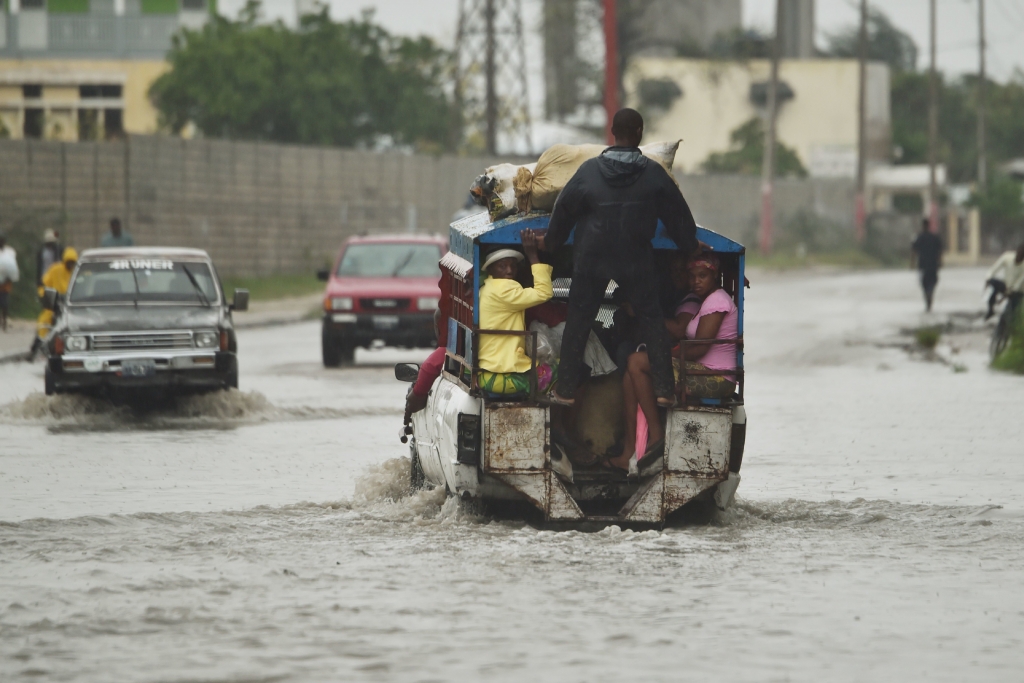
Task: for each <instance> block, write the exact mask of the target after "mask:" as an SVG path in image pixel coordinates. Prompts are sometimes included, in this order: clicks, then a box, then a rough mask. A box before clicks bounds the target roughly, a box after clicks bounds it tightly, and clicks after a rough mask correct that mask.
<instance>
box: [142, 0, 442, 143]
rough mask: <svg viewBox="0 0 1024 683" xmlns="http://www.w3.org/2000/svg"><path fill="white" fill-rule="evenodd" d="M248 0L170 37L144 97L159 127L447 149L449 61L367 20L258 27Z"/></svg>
mask: <svg viewBox="0 0 1024 683" xmlns="http://www.w3.org/2000/svg"><path fill="white" fill-rule="evenodd" d="M259 7H260V6H259V3H258V2H254V1H252V0H250V2H249V3H248V4H247V5H246V7H245V8H244V9H243V10H242V12H241V13H240V14H239V17H238V19H237V20H235V21H232V20H229V19H225V18H223V17H214V18H213V19H212V20H211V21H210V22H209V23H208V24H207V25H206V26H204V27H203V28H202V29H201V30H198V31H189V30H185V31H183V32H182V33H180V34H179V35H177V36H176V37H175V39H174V43H173V46H172V49H171V52H170V55H169V60H170V62H171V70H170V71H169V72H167V73H166V74H164V75H163V76H161V77H160V78H158V79H157V80H156V81H155V82H154V83H153V85H152V87H151V88H150V91H149V95H150V98H151V99H152V100H153V102H154V104H155V105H156V107H157V109H158V110H159V112H160V115H161V120H162V122H163V124H164V125H165V126H166V127H168V128H170V129H171V130H173V131H175V132H180V131H181V130H182V129H183V128H185V127H186V126H187V125H189V124H190V123H192V124H194V125H195V126H196V127H197V128H198V129H199V130H200V131H202V133H203V134H204V135H207V136H211V137H226V138H235V139H248V140H273V141H276V142H292V143H307V144H324V145H341V146H355V145H377V144H381V143H393V144H396V145H415V146H417V147H419V148H428V149H438V148H440V147H442V146H450V141H451V138H452V136H451V135H450V127H451V122H452V104H451V101H450V98H449V97H448V95H447V93H446V91H445V88H444V85H445V83H446V79H447V75H448V71H449V69H450V55H449V53H447V52H446V51H444V50H442V49H441V48H439V47H438V46H436V45H435V44H434V43H433V42H432V41H431V40H430V39H428V38H423V37H421V38H415V39H413V38H403V37H396V36H392V35H391V34H389V33H388V32H387V31H386V30H384V29H383V28H381V27H380V26H378V25H376V24H375V23H373V20H372V19H373V17H372V14H371V13H364V14H363V16H362V17H361V18H360V19H359V20H351V21H347V22H343V23H336V22H333V21H331V20H330V18H329V17H328V16H327V10H326V8H325V9H324V10H323V11H321V13H320V14H315V15H307V16H304V17H302V19H301V22H300V25H299V27H298V29H297V30H292V29H289V28H288V27H286V26H285V25H284V24H282V23H281V22H276V23H273V24H260V23H258V21H257V20H258V17H259Z"/></svg>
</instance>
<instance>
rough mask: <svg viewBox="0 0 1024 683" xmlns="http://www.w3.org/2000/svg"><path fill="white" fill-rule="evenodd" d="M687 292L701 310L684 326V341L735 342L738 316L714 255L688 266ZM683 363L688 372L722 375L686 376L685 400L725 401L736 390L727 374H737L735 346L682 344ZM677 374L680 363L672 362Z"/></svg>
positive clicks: (697, 258) (699, 259)
mask: <svg viewBox="0 0 1024 683" xmlns="http://www.w3.org/2000/svg"><path fill="white" fill-rule="evenodd" d="M689 270H690V291H692V292H693V293H694V294H696V295H697V296H699V297H701V299H702V300H703V301H702V302H701V305H700V310H699V311H697V314H696V315H694V316H693V318H691V319H690V322H689V323H688V324H687V326H686V338H687V339H688V340H691V341H696V342H699V341H703V340H712V339H736V336H737V331H738V329H739V312H738V311H737V309H736V304H735V303H734V302H733V300H732V297H731V296H729V294H728V292H726V291H725V290H724V289H722V287H721V286H720V285H719V281H720V278H719V275H718V273H719V265H718V257H717V256H715V255H714V254H709V253H705V254H700V255H698V256H697V257H696V258H694V259H693V260H692V261H690V264H689ZM680 355H681V356H682V359H683V362H685V363H686V369H687V371H690V370H696V371H702V372H703V371H707V370H721V371H722V372H721V374H714V375H691V374H689V372H687V374H686V381H685V383H684V385H683V389H684V391H685V393H686V395H687V396H695V397H698V398H728V397H729V396H732V394H733V392H734V391H735V390H736V376H735V375H734V374H733V373H732V372H729V371H735V370H736V345H735V344H710V343H708V344H699V343H696V344H695V343H690V344H684V345H683V346H682V347H681V353H680ZM673 363H674V367H675V370H676V372H677V381H678V374H679V366H680V364H681V361H680V359H678V358H675V359H673Z"/></svg>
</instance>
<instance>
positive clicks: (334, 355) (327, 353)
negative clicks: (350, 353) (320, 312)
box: [320, 330, 341, 368]
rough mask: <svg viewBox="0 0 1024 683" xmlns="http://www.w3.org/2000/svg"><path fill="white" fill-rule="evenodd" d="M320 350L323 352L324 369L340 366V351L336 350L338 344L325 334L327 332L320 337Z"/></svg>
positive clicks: (325, 332) (324, 332)
mask: <svg viewBox="0 0 1024 683" xmlns="http://www.w3.org/2000/svg"><path fill="white" fill-rule="evenodd" d="M320 348H321V350H322V352H323V359H324V367H325V368H336V367H338V366H339V365H341V351H340V349H339V348H338V342H336V341H335V340H334V339H332V338H331V335H329V334H327V330H324V331H323V333H322V334H321V335H320Z"/></svg>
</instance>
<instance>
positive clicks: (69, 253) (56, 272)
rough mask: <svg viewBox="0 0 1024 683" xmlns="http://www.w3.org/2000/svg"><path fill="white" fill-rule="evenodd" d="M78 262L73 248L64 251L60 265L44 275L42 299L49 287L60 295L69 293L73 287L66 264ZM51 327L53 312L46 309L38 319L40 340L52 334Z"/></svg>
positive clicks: (40, 292) (41, 290)
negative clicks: (69, 288)
mask: <svg viewBox="0 0 1024 683" xmlns="http://www.w3.org/2000/svg"><path fill="white" fill-rule="evenodd" d="M77 260H78V252H77V251H75V250H74V249H73V248H71V247H68V248H67V249H65V250H64V255H63V257H62V258H61V261H60V263H54V264H53V265H52V266H50V267H49V269H48V270H47V271H46V272H45V273H43V286H42V287H40V288H39V296H40V298H41V297H42V296H43V293H44V291H45V290H46V288H47V287H49V288H52V289H56V290H57V293H58V294H67V293H68V287H69V286H70V285H71V271H70V270H68V269H67V267H66V266H65V265H64V264H65V263H66V262H68V261H77ZM51 325H53V311H51V310H46V309H44V310H43V312H42V313H40V314H39V317H38V318H37V319H36V334H37V335H39V338H40V339H45V338H46V335H47V334H49V332H50V326H51Z"/></svg>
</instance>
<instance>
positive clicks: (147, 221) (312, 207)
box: [0, 136, 494, 274]
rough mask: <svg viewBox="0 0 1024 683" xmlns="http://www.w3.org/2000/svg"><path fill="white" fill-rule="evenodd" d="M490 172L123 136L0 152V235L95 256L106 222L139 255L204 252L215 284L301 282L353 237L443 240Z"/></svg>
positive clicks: (428, 162)
mask: <svg viewBox="0 0 1024 683" xmlns="http://www.w3.org/2000/svg"><path fill="white" fill-rule="evenodd" d="M491 163H494V161H493V160H487V159H479V158H475V159H474V158H461V157H456V156H411V155H403V154H397V153H374V152H363V151H352V150H342V149H333V148H317V147H299V146H289V145H275V144H260V143H251V142H244V143H243V142H228V141H221V140H181V139H177V138H171V137H160V136H153V137H149V136H132V137H130V138H129V139H128V140H126V141H123V142H100V143H58V142H41V141H31V140H17V141H13V140H5V141H0V229H4V230H9V229H11V228H12V227H17V226H19V225H21V226H24V225H31V226H33V227H34V228H37V229H40V230H41V229H44V228H46V227H55V228H59V229H60V230H61V231H62V235H63V238H64V241H65V243H67V244H73V245H74V246H76V247H79V248H87V247H91V246H95V245H97V244H98V243H99V240H100V237H102V236H103V235H104V234H105V233H106V231H107V224H108V221H109V220H110V218H111V217H113V216H118V217H120V218H121V219H122V221H123V223H124V225H125V228H126V229H127V230H128V231H129V232H130V233H131V234H132V235H133V237H134V238H135V241H136V244H139V245H164V246H191V247H199V248H203V249H206V250H207V251H209V252H210V254H211V255H212V256H213V257H214V259H215V261H216V263H217V264H218V268H219V269H220V270H221V271H222V273H224V274H268V273H295V272H303V271H308V270H310V269H311V268H315V267H316V266H318V265H321V264H322V263H324V262H325V260H327V259H329V258H330V257H332V256H333V254H334V253H335V251H336V249H337V247H338V245H339V244H340V243H341V241H342V240H344V239H345V238H346V237H348V236H350V235H354V234H358V233H362V232H369V233H381V232H396V231H397V232H405V231H410V232H441V233H443V232H446V231H447V227H448V223H449V220H450V218H451V216H452V214H453V213H454V212H455V211H456V210H458V209H459V208H460V207H461V206H462V205H463V203H464V201H465V198H466V195H467V191H468V189H469V185H470V183H471V182H472V180H473V178H474V177H476V176H477V175H479V174H480V173H481V172H482V170H483V168H484V167H486V166H487V165H489V164H491Z"/></svg>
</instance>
